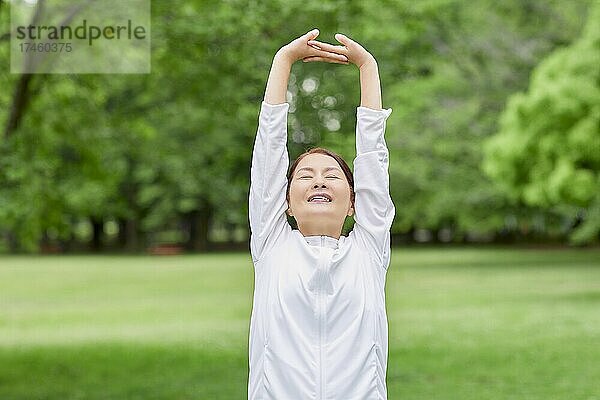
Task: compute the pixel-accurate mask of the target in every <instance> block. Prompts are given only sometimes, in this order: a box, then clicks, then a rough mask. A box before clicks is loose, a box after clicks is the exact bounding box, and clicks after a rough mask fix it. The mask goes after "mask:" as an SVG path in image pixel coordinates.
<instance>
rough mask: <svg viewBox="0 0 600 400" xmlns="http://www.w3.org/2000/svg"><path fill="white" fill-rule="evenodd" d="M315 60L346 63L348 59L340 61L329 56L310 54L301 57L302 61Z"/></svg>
mask: <svg viewBox="0 0 600 400" xmlns="http://www.w3.org/2000/svg"><path fill="white" fill-rule="evenodd" d="M315 61H321V62H328V63H334V64H348V61H341V60H338V59H334V58H330V57H320V56H311V57H305V58H303V59H302V62H315Z"/></svg>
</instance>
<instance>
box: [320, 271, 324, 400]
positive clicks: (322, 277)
mask: <svg viewBox="0 0 600 400" xmlns="http://www.w3.org/2000/svg"><path fill="white" fill-rule="evenodd" d="M322 268H323V272H322V274H321V288H320V290H319V300H320V301H319V303H320V304H319V305H320V307H321V310H320V312H319V315H320V317H321V319H320V321H319V365H320V367H321V368H320V374H321V378H320V381H321V385H320V389H319V391H320V395H319V399H324V398H325V397H324V394H325V393H324V391H325V365H324V361H325V355H324V353H325V349H324V346H323V343H324V341H325V338H324V336H325V263H323V264H322Z"/></svg>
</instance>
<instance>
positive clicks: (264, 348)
mask: <svg viewBox="0 0 600 400" xmlns="http://www.w3.org/2000/svg"><path fill="white" fill-rule="evenodd" d="M318 34H319V31H318V30H316V29H315V30H313V31H311V32H308V33H307V34H305V35H303V36H301V37H299V38H297V39H296V40H294V41H292V42H291V43H289V44H287V45H286V46H283V47H282V48H281V49H280V50H279V51H278V52H277V54H276V55H275V57H274V59H273V65H272V67H271V72H270V74H269V79H268V82H267V88H266V93H265V98H264V101H263V102H262V105H261V110H260V116H259V124H258V132H257V136H256V140H255V143H254V149H253V154H252V167H251V184H250V195H249V205H250V208H249V211H250V228H251V232H252V234H251V238H250V249H251V254H252V260H253V263H254V271H255V289H254V300H253V309H252V316H251V322H250V338H249V345H250V375H249V382H248V398H249V399H277V400H300V399H341V400H351V399H356V400H358V399H386V398H387V389H386V382H385V374H386V367H387V342H388V339H387V330H388V328H387V316H386V310H385V292H384V287H385V277H386V272H387V268H388V266H389V263H390V234H389V230H390V227H391V224H392V220H393V218H394V214H395V208H394V204H393V203H392V200H391V198H390V195H389V177H388V150H387V146H386V143H385V140H384V131H385V125H386V120H387V118H388V117H389V115H390V113H391V112H392V110H391V109H387V110H382V108H381V89H380V83H379V73H378V69H377V63H376V61H375V58H374V57H373V56H372V55H371V54H370V53H369V52H367V51H366V50H365V49H364V48H363V47H362V46H361V45H360V44H358V43H356V42H355V41H353V40H351V39H350V38H348V37H346V36H344V35H340V34H337V35H336V39H337V40H338V41H339V42H340V43H341V44H342V45H341V46H334V45H331V44H327V43H322V42H318V41H316V40H315V38H316V37H317V35H318ZM300 59H302V60H303V61H304V62H312V61H323V62H331V63H341V64H349V63H352V64H354V65H356V66H357V67H358V68H359V71H360V83H361V105H360V106H359V107H358V108H357V125H356V151H357V156H356V158H355V160H354V179H355V181H353V176H352V173H351V171H350V169H349V168H348V166H347V164H346V163H345V162H344V161H343V160H342V159H341V158H340V157H339V156H337V154H335V153H332V152H329V151H327V150H316V151H315V150H313V151H312V152H308V153H304V154H302V155H301V156H300V157H298V159H297V160H296V162H295V163H294V164H293V165H292V168H290V171H289V178H288V177H286V171H287V168H288V154H287V148H286V142H287V111H288V108H289V104H288V103H286V91H287V84H288V77H289V73H290V69H291V65H292V64H293V63H294V62H295V61H297V60H300ZM288 189H289V191H288ZM286 213H287V214H288V215H290V216H293V217H294V218H295V219H296V221H297V223H298V229H297V230H296V229H292V228H291V227H290V225H289V224H288V222H287V217H286ZM353 214H354V219H355V225H354V228H353V230H352V231H351V232H350V234H349V235H348V236H347V237H346V236H341V231H342V226H343V224H344V220H345V218H346V216H350V215H353Z"/></svg>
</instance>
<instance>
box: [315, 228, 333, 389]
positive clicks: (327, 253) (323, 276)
mask: <svg viewBox="0 0 600 400" xmlns="http://www.w3.org/2000/svg"><path fill="white" fill-rule="evenodd" d="M320 239H321V240H320V243H321V247H320V249H319V254H320V257H319V269H320V270H321V271H320V273H319V275H320V279H319V281H320V282H319V285H318V286H319V288H318V290H317V305H318V316H319V377H318V380H319V399H320V400H323V399H325V397H326V396H325V389H326V384H325V382H326V368H325V335H326V332H325V331H326V329H325V328H326V315H325V314H326V298H325V295H326V286H327V279H328V277H327V274H328V268H327V265H328V263H329V261H330V257H331V255H332V252H333V251H332V250H331V249H329V248H328V247H325V237H324V236H321V238H320Z"/></svg>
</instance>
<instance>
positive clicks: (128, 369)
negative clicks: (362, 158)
mask: <svg viewBox="0 0 600 400" xmlns="http://www.w3.org/2000/svg"><path fill="white" fill-rule="evenodd" d="M10 7H11V4H10V1H6V0H0V63H1V65H2V66H1V69H0V134H1V135H2V137H1V139H0V253H3V255H0V398H2V399H88V398H90V399H117V398H118V399H120V398H123V399H138V398H139V399H142V398H143V399H152V398H156V399H158V398H161V399H175V398H177V399H188V398H189V399H192V398H193V399H211V398H215V399H220V398H223V399H228V398H232V399H236V398H237V399H239V398H244V396H245V389H246V382H247V381H246V379H247V334H248V323H249V318H250V309H251V301H252V282H253V270H252V263H251V259H250V256H249V251H248V249H249V247H248V238H249V224H248V205H247V201H248V189H249V176H250V160H251V151H252V145H253V142H254V137H255V134H256V128H257V122H258V112H259V110H260V104H261V101H262V99H263V96H264V89H265V85H266V80H267V77H268V73H269V69H270V65H271V62H272V58H273V56H274V54H275V52H276V51H277V50H278V49H279V48H280V47H281V46H283V45H285V44H287V43H289V42H290V41H291V40H293V39H294V38H296V37H298V36H300V35H302V34H304V33H306V32H307V31H309V30H310V29H313V28H319V29H320V35H319V37H318V38H317V40H320V41H325V42H328V43H336V41H335V39H334V37H333V35H334V34H335V33H337V32H341V33H344V34H346V35H347V36H349V37H351V38H353V39H354V40H356V41H357V42H359V43H361V44H362V45H363V46H364V47H365V48H366V49H368V50H369V51H370V52H371V53H372V54H373V55H374V56H375V58H376V59H377V61H378V64H379V72H380V76H381V83H382V92H383V106H384V107H385V108H392V109H393V110H394V112H393V113H392V115H391V117H390V118H389V119H388V125H387V130H386V141H387V144H388V147H389V150H390V180H391V191H392V198H393V201H394V203H395V205H396V217H395V221H394V224H393V226H392V244H393V246H394V249H393V253H392V265H391V266H390V270H389V273H388V286H387V292H386V293H387V301H388V312H389V314H388V317H389V319H390V356H389V365H388V388H389V395H390V399H395V398H404V399H433V398H435V399H482V398H490V399H491V398H498V399H506V398H515V399H516V398H518V399H588V400H589V399H593V398H594V399H595V398H599V397H600V391H598V387H597V382H599V381H600V372H599V371H600V368H598V364H597V360H598V359H600V353H599V351H600V350H599V349H600V341H599V338H600V316H599V315H598V313H597V310H598V306H600V304H599V303H600V250H599V249H598V243H599V239H600V67H599V66H600V2H598V1H595V0H571V1H563V0H503V1H497V0H475V1H459V0H422V1H409V0H382V1H374V0H373V1H364V0H361V1H339V2H338V1H313V0H304V1H284V0H281V1H252V0H245V1H241V0H222V1H200V0H183V1H178V2H169V1H163V0H153V1H152V25H151V37H152V63H151V68H152V72H151V73H150V74H147V75H116V74H112V75H111V74H106V75H101V74H77V75H52V74H36V75H27V74H10V73H9V63H10V46H9V39H10ZM359 89H360V87H359V74H358V70H357V69H356V67H354V66H344V65H337V64H322V63H307V64H303V63H301V62H298V63H296V64H295V65H294V66H293V68H292V75H291V77H290V82H289V88H288V101H289V102H290V105H291V107H290V113H289V115H288V132H289V144H288V149H289V153H290V158H291V159H294V158H295V157H296V156H297V155H298V154H300V153H302V152H303V151H304V150H305V149H307V148H309V147H311V146H316V145H320V146H323V147H328V148H330V149H332V150H334V151H336V152H338V153H340V154H341V155H342V156H343V157H344V158H345V159H346V160H347V161H348V162H349V163H351V161H352V160H353V158H354V154H355V153H354V152H355V147H354V134H355V132H354V129H355V123H356V107H357V106H358V105H359V103H360V92H359ZM351 227H352V221H348V224H347V225H346V231H348V230H349V229H351ZM179 253H181V254H180V255H178V256H175V257H153V255H154V254H179ZM205 253H210V254H205ZM45 254H52V255H45ZM594 382H596V384H594Z"/></svg>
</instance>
